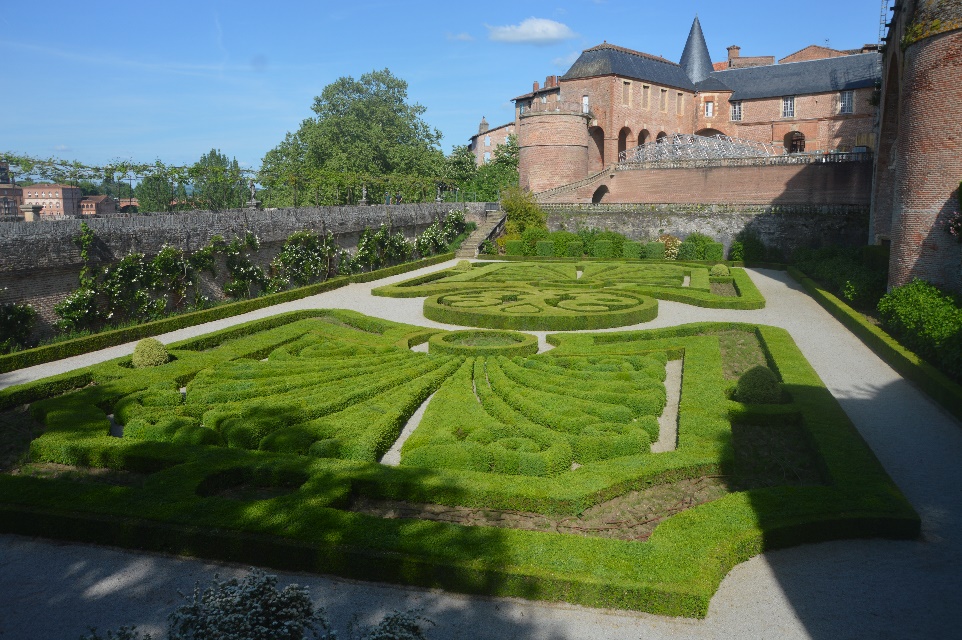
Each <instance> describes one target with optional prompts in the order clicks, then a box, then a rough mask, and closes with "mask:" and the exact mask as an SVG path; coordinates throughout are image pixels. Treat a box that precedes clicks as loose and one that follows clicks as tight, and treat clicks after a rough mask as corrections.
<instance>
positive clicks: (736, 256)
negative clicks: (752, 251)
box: [728, 240, 745, 262]
mask: <svg viewBox="0 0 962 640" xmlns="http://www.w3.org/2000/svg"><path fill="white" fill-rule="evenodd" d="M728 259H729V260H731V261H732V262H741V261H743V260H744V259H745V245H743V244H742V242H741V240H735V241H734V242H732V244H731V246H730V247H728Z"/></svg>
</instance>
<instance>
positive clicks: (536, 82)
mask: <svg viewBox="0 0 962 640" xmlns="http://www.w3.org/2000/svg"><path fill="white" fill-rule="evenodd" d="M540 88H541V85H539V84H538V81H537V80H535V81H534V84H533V85H532V89H531V91H532V93H533V92H536V91H537V90H538V89H540Z"/></svg>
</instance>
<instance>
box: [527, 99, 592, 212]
mask: <svg viewBox="0 0 962 640" xmlns="http://www.w3.org/2000/svg"><path fill="white" fill-rule="evenodd" d="M580 106H581V105H573V106H569V107H568V108H565V106H561V105H558V106H557V107H556V108H557V110H550V111H549V110H543V111H542V110H537V109H532V110H529V111H527V112H525V113H523V114H521V116H520V117H519V122H518V124H519V126H518V146H519V147H520V150H519V157H518V170H519V178H520V184H521V188H522V189H527V190H530V191H533V192H534V193H538V192H541V191H545V190H546V189H551V188H552V187H556V186H558V185H564V184H570V183H572V182H577V181H578V180H582V179H583V178H585V177H587V175H588V115H587V114H584V113H582V112H581V110H580Z"/></svg>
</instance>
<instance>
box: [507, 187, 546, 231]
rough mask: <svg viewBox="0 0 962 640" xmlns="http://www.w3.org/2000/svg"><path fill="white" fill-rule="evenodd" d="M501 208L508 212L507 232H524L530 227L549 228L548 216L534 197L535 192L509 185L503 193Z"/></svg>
mask: <svg viewBox="0 0 962 640" xmlns="http://www.w3.org/2000/svg"><path fill="white" fill-rule="evenodd" d="M501 209H502V210H503V211H504V212H505V213H506V214H507V216H508V219H507V221H506V222H505V232H506V233H507V234H508V235H515V234H523V233H524V232H525V231H526V230H528V229H545V230H547V228H548V225H547V223H548V216H547V214H545V212H544V211H542V210H541V207H539V206H538V203H537V201H536V200H535V199H534V194H533V193H531V192H530V191H524V190H523V189H521V188H520V187H508V188H507V189H505V190H504V191H503V192H502V194H501Z"/></svg>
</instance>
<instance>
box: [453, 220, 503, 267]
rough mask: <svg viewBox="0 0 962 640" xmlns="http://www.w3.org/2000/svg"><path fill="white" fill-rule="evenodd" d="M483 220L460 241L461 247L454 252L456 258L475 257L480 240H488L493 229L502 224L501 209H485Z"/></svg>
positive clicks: (495, 229)
mask: <svg viewBox="0 0 962 640" xmlns="http://www.w3.org/2000/svg"><path fill="white" fill-rule="evenodd" d="M484 218H485V219H484V222H482V223H481V224H480V225H478V228H477V229H475V230H474V231H472V232H471V235H470V236H468V238H467V239H466V240H465V241H464V242H462V243H461V248H460V249H458V252H457V253H456V254H455V257H456V258H459V259H462V260H463V259H465V258H477V257H478V247H479V246H480V245H481V243H482V242H484V241H485V240H488V239H489V238H490V237H491V236H492V235H493V234H494V232H495V231H497V230H498V228H499V227H501V226H502V225H503V224H504V218H505V216H504V214H503V213H501V211H485V212H484Z"/></svg>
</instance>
